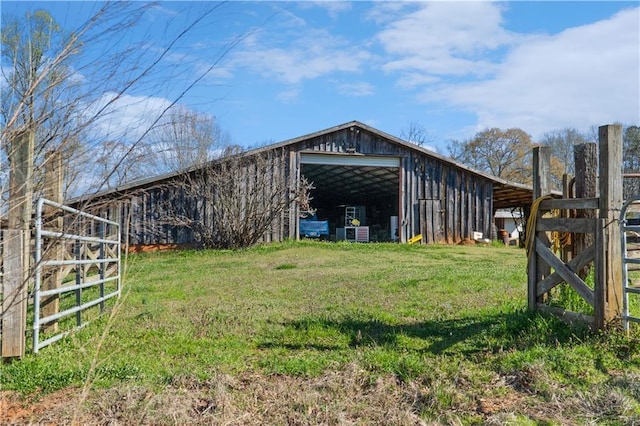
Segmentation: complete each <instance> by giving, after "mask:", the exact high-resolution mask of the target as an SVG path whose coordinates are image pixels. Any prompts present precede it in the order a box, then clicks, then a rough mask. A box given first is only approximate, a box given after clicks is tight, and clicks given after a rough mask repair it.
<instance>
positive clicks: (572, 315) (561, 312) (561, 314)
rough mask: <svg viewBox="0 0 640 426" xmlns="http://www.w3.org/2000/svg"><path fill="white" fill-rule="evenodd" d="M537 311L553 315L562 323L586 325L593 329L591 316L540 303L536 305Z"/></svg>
mask: <svg viewBox="0 0 640 426" xmlns="http://www.w3.org/2000/svg"><path fill="white" fill-rule="evenodd" d="M538 309H539V310H540V311H542V312H546V313H549V314H552V315H555V316H557V317H558V318H560V319H561V320H562V321H564V322H566V323H568V324H571V325H575V324H586V325H587V326H588V327H591V328H593V327H594V317H592V316H591V315H585V314H581V313H578V312H571V311H567V310H566V309H562V308H560V307H558V306H549V305H546V304H544V303H540V304H539V305H538Z"/></svg>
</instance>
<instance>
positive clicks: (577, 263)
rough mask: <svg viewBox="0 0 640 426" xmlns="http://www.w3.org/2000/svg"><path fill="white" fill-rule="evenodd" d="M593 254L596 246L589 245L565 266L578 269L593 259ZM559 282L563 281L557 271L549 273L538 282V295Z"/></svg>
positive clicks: (574, 269)
mask: <svg viewBox="0 0 640 426" xmlns="http://www.w3.org/2000/svg"><path fill="white" fill-rule="evenodd" d="M595 254H596V247H595V246H589V247H588V248H587V249H586V250H584V251H583V252H582V253H580V254H579V255H577V256H576V257H574V258H573V259H571V261H570V262H569V263H567V267H568V268H569V269H571V270H572V271H579V270H580V269H582V268H584V266H585V265H587V264H588V263H589V262H591V261H592V260H594V256H595ZM561 282H563V278H562V277H561V276H560V274H558V273H557V272H554V273H553V274H551V275H549V276H548V277H546V278H545V279H544V280H542V281H540V282H539V283H538V290H537V291H538V297H540V296H542V295H543V294H545V293H547V292H548V291H549V290H551V289H552V288H554V287H555V286H556V285H558V284H560V283H561Z"/></svg>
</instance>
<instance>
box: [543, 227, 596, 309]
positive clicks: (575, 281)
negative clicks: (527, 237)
mask: <svg viewBox="0 0 640 426" xmlns="http://www.w3.org/2000/svg"><path fill="white" fill-rule="evenodd" d="M536 253H538V255H539V256H540V257H541V258H542V259H543V260H544V261H545V262H546V263H547V265H549V266H550V267H552V268H553V269H555V270H556V272H557V273H558V274H559V275H560V276H561V277H562V279H564V280H565V281H566V282H567V284H569V285H570V286H571V287H573V289H574V290H575V291H576V292H577V293H578V294H579V295H580V297H582V298H583V299H584V300H586V301H587V303H589V305H591V306H594V303H595V302H594V295H593V290H591V289H590V288H589V286H587V285H586V284H585V283H584V281H582V280H581V279H580V277H579V276H578V275H577V274H576V273H575V272H573V271H572V270H571V269H569V268H568V267H567V265H565V264H564V263H563V262H562V261H561V260H560V259H559V258H558V257H557V256H556V255H555V254H553V252H552V251H551V250H549V248H548V247H547V246H546V245H545V244H544V243H543V242H542V241H540V240H539V239H538V238H536Z"/></svg>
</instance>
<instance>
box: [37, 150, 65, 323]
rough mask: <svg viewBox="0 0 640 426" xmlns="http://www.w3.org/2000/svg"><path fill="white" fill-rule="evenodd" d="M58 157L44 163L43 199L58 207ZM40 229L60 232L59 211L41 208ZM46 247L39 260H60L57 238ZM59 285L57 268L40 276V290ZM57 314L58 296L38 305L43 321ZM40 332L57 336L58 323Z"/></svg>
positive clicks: (60, 178) (55, 153)
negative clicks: (55, 333)
mask: <svg viewBox="0 0 640 426" xmlns="http://www.w3.org/2000/svg"><path fill="white" fill-rule="evenodd" d="M62 172H63V169H62V153H61V152H60V151H50V152H48V153H47V158H46V159H45V178H44V181H45V187H44V197H45V198H47V199H48V200H51V201H55V202H56V203H62V182H63V173H62ZM43 207H44V208H43V212H42V216H43V220H42V222H43V226H44V227H45V228H46V229H47V230H49V231H54V232H61V231H62V217H56V212H59V210H58V209H57V208H55V207H52V206H49V205H46V204H45V205H44V206H43ZM48 241H49V243H48V244H47V245H46V246H45V247H44V252H43V260H63V259H62V257H63V246H62V244H61V242H60V241H59V240H58V239H57V238H49V239H48ZM61 281H62V271H61V267H53V268H51V267H50V268H47V270H46V273H45V274H43V281H42V287H41V288H42V290H53V289H57V288H60V285H61ZM59 310H60V297H59V296H58V295H53V296H49V297H47V298H46V299H44V300H43V301H42V306H41V310H40V312H41V313H42V316H43V317H48V316H51V315H54V314H57V313H58V312H59ZM42 331H43V332H48V331H51V332H57V331H58V321H53V322H51V323H48V324H45V325H43V326H42Z"/></svg>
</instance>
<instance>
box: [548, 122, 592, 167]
mask: <svg viewBox="0 0 640 426" xmlns="http://www.w3.org/2000/svg"><path fill="white" fill-rule="evenodd" d="M587 141H588V137H587V136H586V135H584V134H582V133H580V132H579V131H578V130H576V129H573V128H570V127H566V128H564V129H561V130H554V131H551V132H546V133H545V134H544V135H542V139H541V140H540V143H541V144H542V145H547V146H549V147H550V148H551V155H553V157H555V158H556V159H557V160H558V162H559V164H560V165H561V167H562V173H568V174H575V164H574V161H573V147H574V145H577V144H582V143H587Z"/></svg>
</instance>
